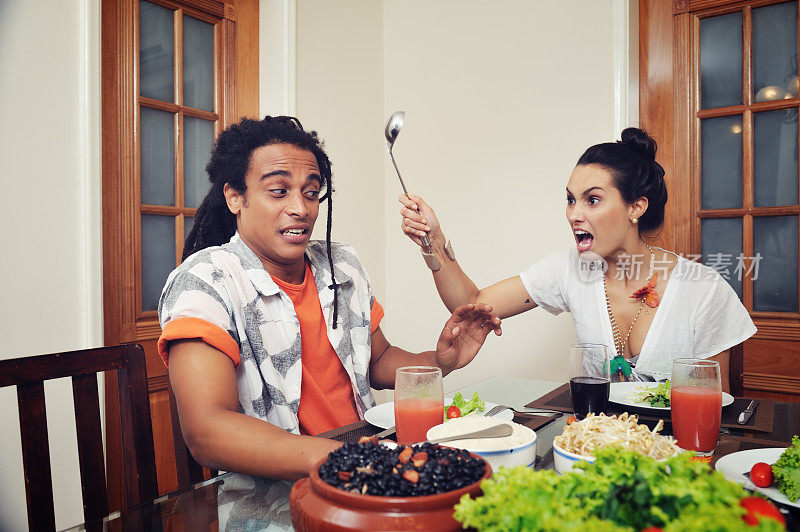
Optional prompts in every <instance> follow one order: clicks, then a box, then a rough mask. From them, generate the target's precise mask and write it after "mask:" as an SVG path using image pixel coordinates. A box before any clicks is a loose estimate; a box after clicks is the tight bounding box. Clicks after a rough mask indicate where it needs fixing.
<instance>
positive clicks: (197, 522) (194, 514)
mask: <svg viewBox="0 0 800 532" xmlns="http://www.w3.org/2000/svg"><path fill="white" fill-rule="evenodd" d="M562 385H563V383H561V382H553V381H544V380H536V379H524V378H513V377H492V378H488V379H486V380H483V381H480V382H477V383H475V384H471V385H469V386H465V387H463V388H460V389H458V390H454V391H460V392H461V393H462V394H465V395H466V394H470V395H471V394H473V393H475V392H478V394H479V395H480V397H481V399H483V400H485V401H489V402H493V403H497V404H502V405H505V406H508V407H511V408H512V409H515V410H518V411H525V410H529V409H526V408H525V406H524V405H526V404H528V403H530V402H532V401H534V400H536V399H538V398H540V397H542V396H543V395H545V394H547V393H549V392H551V391H553V390H555V389H556V388H558V387H559V386H562ZM776 404H777V403H776ZM780 406H781V409H782V410H781V419H782V420H787V423H781V424H780V427H779V426H778V424H776V430H775V432H774V433H773V434H771V435H770V436H772V437H770V438H769V439H770V440H773V441H772V442H762V443H764V444H766V443H772V444H773V445H772V446H775V445H774V443H777V441H783V439H784V438H783V434H781V435H779V434H778V432H785V431H791V433H792V434H794V433H797V432H800V428H798V423H799V422H798V420H797V418H798V417H799V414H798V413H799V412H800V406H799V405H797V404H796V403H781V405H780ZM776 414H777V411H776ZM551 417H552V421H549V422H547V423H546V424H544V425H540V426H539V427H538V428H537V429H536V434H537V447H536V450H537V460H536V465H535V466H534V467H535V468H536V469H549V468H552V467H553V452H552V446H553V439H554V438H555V437H556V436H557V435H558V434H560V433H561V431H562V430H563V428H564V426H565V425H566V420H567V418H568V417H569V416H567V415H564V414H556V415H553V416H551ZM776 417H777V416H776ZM531 419H533V418H530V417H529V416H528V417H526V416H525V415H524V414H518V415H517V416H516V417H515V420H517V421H518V422H521V423H526V422H529V420H531ZM539 419H540V421H541V418H539ZM787 425H788V426H787ZM342 429H343V431H340V434H339V436H344V439H340V438H338V437H337V438H335V439H339V440H340V441H350V440H354V441H357V439H358V436H359V435H365V434H366V432H369V434H375V433H377V432H378V431H379V430H380V428H377V427H373V426H371V425H369V424H367V423H365V422H359V423H355V424H353V425H351V426H348V427H343V428H342ZM778 429H780V430H778ZM665 432H667V431H665ZM736 432H737V431H733V434H723V437H722V438H721V440H720V446H719V449H720V450H722V447H724V446H727V447H725V451H724V454H727V453H728V452H735V451H736V450H741V449H744V448H746V447H742V446H741V443H740V442H741V441H747V442H758V441H759V440H755V439H753V440H751V439H747V440H745V439H744V438H740V437H738V436H737V435H736V434H735V433H736ZM778 436H780V438H779V437H778ZM726 438H727V439H726ZM723 440H724V441H723ZM723 444H724V445H723ZM751 445H753V444H751ZM785 445H786V444H785V443H784V444H783V445H782V446H785ZM291 486H292V484H291V483H289V482H283V481H274V480H270V479H260V478H253V477H246V476H244V475H238V474H235V473H224V474H222V475H219V476H217V477H214V478H212V479H210V480H207V481H204V482H201V483H198V484H195V485H194V486H189V487H187V488H184V489H181V490H178V491H175V492H173V493H170V494H168V495H164V496H162V497H159V498H158V499H155V500H153V501H148V502H146V503H143V504H140V505H138V506H134V507H131V508H128V509H126V510H124V511H122V512H115V513H112V514H111V515H109V516H107V517H105V518H103V519H102V520H98V521H96V522H91V523H83V524H81V525H78V526H76V527H73V528H70V529H68V530H70V531H77V530H158V531H163V530H192V531H194V530H218V529H219V528H222V527H220V526H219V525H220V524H222V523H227V525H228V526H229V527H230V526H232V527H233V528H236V529H257V530H273V531H282V530H292V526H291V513H290V505H289V492H290V490H291ZM234 494H235V495H234ZM243 500H244V501H245V502H247V504H243ZM251 503H255V504H251ZM240 525H241V526H240Z"/></svg>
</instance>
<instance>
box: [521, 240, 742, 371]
mask: <svg viewBox="0 0 800 532" xmlns="http://www.w3.org/2000/svg"><path fill="white" fill-rule="evenodd" d="M581 263H582V264H584V265H585V264H586V262H582V261H579V256H578V251H577V250H576V249H574V248H572V249H570V250H568V251H562V252H558V253H554V254H553V255H550V256H549V257H546V258H545V259H543V260H541V261H539V262H537V263H536V264H534V265H533V266H531V267H530V268H528V270H526V271H524V272H523V273H521V274H520V277H521V278H522V282H523V284H524V285H525V288H526V289H527V290H528V293H529V294H530V296H531V298H532V299H533V301H534V302H535V303H536V304H537V305H538V306H540V307H542V308H544V309H545V310H547V311H548V312H550V313H551V314H559V313H561V312H564V311H566V312H570V313H572V320H573V323H574V325H575V336H576V337H577V340H578V342H579V343H599V344H605V345H607V346H609V347H611V348H612V353H613V351H614V347H613V346H614V336H613V333H612V330H611V320H610V319H609V316H608V310H607V308H606V300H605V291H604V290H603V278H602V276H601V275H599V273H598V274H596V275H588V276H587V274H586V273H585V272H586V269H585V267H584V270H583V273H582V272H581V271H580V270H579V265H580V264H581ZM587 277H588V279H587ZM755 333H756V327H755V325H754V324H753V320H752V319H750V315H749V314H748V313H747V310H746V309H745V308H744V306H743V305H742V303H741V302H740V301H739V298H738V296H737V295H736V292H734V291H733V289H732V288H731V286H730V285H729V284H728V283H727V282H726V281H725V279H723V278H722V276H720V274H719V273H717V271H716V270H714V269H713V268H710V267H708V266H705V265H703V264H699V263H696V262H692V261H689V260H687V259H685V258H683V257H678V262H677V264H676V265H675V267H674V268H673V270H672V272H671V273H670V276H669V279H668V281H667V287H666V289H665V291H664V294H663V296H662V297H661V303H660V304H659V305H658V307H657V309H656V314H655V316H654V317H653V322H652V324H651V325H650V329H649V330H648V331H647V336H646V337H645V341H644V344H642V350H641V352H640V353H639V358H638V360H637V363H636V371H637V372H638V373H643V374H645V375H648V376H650V377H652V378H654V379H655V380H663V379H668V378H670V374H671V373H672V360H673V359H675V358H708V357H711V356H714V355H718V354H719V353H721V352H723V351H725V350H726V349H729V348H731V347H733V346H735V345H737V344H739V343H741V342H743V341H744V340H746V339H747V338H750V337H751V336H753V335H754V334H755Z"/></svg>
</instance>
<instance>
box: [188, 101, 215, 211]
mask: <svg viewBox="0 0 800 532" xmlns="http://www.w3.org/2000/svg"><path fill="white" fill-rule="evenodd" d="M213 144H214V122H211V121H209V120H203V119H202V118H194V117H192V116H184V117H183V203H184V206H186V207H199V206H200V203H201V202H202V201H203V198H205V197H206V194H207V193H208V190H209V188H211V182H210V181H209V179H208V174H206V164H208V158H209V156H210V155H211V146H212V145H213Z"/></svg>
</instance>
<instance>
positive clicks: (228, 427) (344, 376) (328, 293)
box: [159, 117, 500, 528]
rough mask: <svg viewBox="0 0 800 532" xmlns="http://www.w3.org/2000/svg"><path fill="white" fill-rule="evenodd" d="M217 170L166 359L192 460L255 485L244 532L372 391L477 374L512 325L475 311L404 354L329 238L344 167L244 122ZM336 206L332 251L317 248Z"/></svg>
mask: <svg viewBox="0 0 800 532" xmlns="http://www.w3.org/2000/svg"><path fill="white" fill-rule="evenodd" d="M207 171H208V173H209V176H210V179H211V190H210V191H209V193H208V195H207V196H206V198H205V200H204V201H203V203H202V205H201V206H200V208H199V209H198V211H197V214H196V217H195V223H194V226H193V228H192V231H191V233H190V234H189V237H188V238H187V242H186V252H185V254H184V259H185V260H184V262H183V264H181V266H179V267H178V268H177V269H176V270H175V271H173V272H172V273H171V274H170V276H169V278H168V280H167V283H166V286H165V287H164V291H163V293H162V296H161V301H160V304H159V316H160V320H161V325H162V328H163V333H162V336H161V338H160V339H159V351H160V353H161V354H162V356H163V357H164V361H165V363H168V366H169V378H170V382H171V384H172V388H173V390H174V393H175V396H176V399H177V403H178V413H179V415H180V419H181V426H182V429H183V433H184V438H185V440H186V442H187V444H188V446H189V449H190V450H191V452H192V455H193V456H194V457H195V459H197V460H198V461H199V462H200V463H202V464H204V465H206V466H208V467H211V468H216V469H222V470H226V471H235V472H238V473H243V474H245V475H252V477H241V478H240V479H239V481H238V484H237V482H233V481H232V482H230V483H229V482H226V488H234V487H235V488H236V489H237V490H239V491H238V493H237V494H236V495H235V496H233V495H231V496H230V498H229V499H226V495H225V494H221V496H220V504H224V503H225V501H226V500H230V501H231V502H233V503H234V504H233V506H234V511H233V512H232V513H231V514H230V518H231V519H234V520H236V519H239V520H240V522H239V523H238V525H235V526H249V525H246V523H247V522H248V521H247V520H248V519H249V516H248V513H249V514H252V513H253V512H255V513H258V512H259V511H260V510H258V508H259V507H260V508H262V510H263V506H264V504H265V503H264V500H265V497H266V498H267V499H268V498H269V497H267V494H268V493H273V494H274V493H275V489H276V487H275V486H276V484H275V483H274V481H272V482H269V483H266V482H265V481H266V478H264V477H268V478H270V479H283V480H296V479H298V478H300V477H302V476H305V475H307V474H308V472H309V470H310V468H311V467H312V465H313V464H315V463H316V462H317V461H319V460H320V459H322V458H323V457H324V456H326V455H327V453H329V452H330V451H331V450H333V449H335V448H336V447H338V446H339V445H340V444H339V443H338V442H334V441H331V440H327V439H323V438H316V437H314V435H315V434H319V433H320V432H324V431H325V430H329V429H331V428H335V427H337V426H341V425H344V424H347V423H352V422H354V421H357V420H358V419H361V418H363V414H364V412H365V411H366V410H367V409H368V408H370V407H371V406H374V404H375V401H374V399H373V397H372V394H371V392H370V386H372V387H374V388H390V387H392V386H393V383H394V374H395V370H396V369H397V368H398V367H402V366H408V365H433V366H439V367H440V368H442V372H443V374H447V373H449V372H450V371H453V370H455V369H458V368H461V367H463V366H465V365H466V364H468V363H469V362H470V361H471V360H472V359H473V358H474V357H475V355H476V354H477V352H478V350H479V349H480V347H481V345H482V344H483V342H484V340H485V338H486V336H487V335H488V333H489V331H490V330H494V331H495V332H496V334H500V320H499V319H498V318H496V317H495V316H493V315H491V307H488V306H485V305H465V306H463V307H459V308H458V309H456V310H455V312H454V313H453V315H452V316H451V317H450V319H449V320H448V321H447V323H446V324H445V327H444V329H443V331H442V333H441V335H440V337H439V339H438V341H437V344H436V349H435V350H434V351H428V352H425V353H418V354H415V353H409V352H407V351H404V350H402V349H400V348H398V347H396V346H393V345H391V344H390V343H389V342H388V341H387V339H386V338H385V336H384V335H383V332H382V331H381V329H380V321H381V319H382V317H383V309H382V308H381V306H380V304H379V303H378V302H377V301H376V300H375V298H374V297H373V295H372V290H371V287H370V284H369V279H368V277H367V274H366V272H365V271H364V268H363V266H362V265H361V263H360V262H359V260H358V257H357V256H356V254H355V251H354V250H353V248H352V247H350V246H347V245H343V244H338V243H332V242H331V241H330V226H331V213H332V207H331V191H332V186H331V165H330V161H329V159H328V157H327V155H326V154H325V152H324V150H323V149H322V144H321V142H320V141H319V140H318V138H317V135H316V133H314V132H307V131H305V130H303V128H302V126H301V125H300V122H299V121H297V119H295V118H290V117H276V118H273V117H266V118H264V120H261V121H255V120H249V119H244V120H242V121H241V122H239V123H237V124H234V125H233V126H231V127H229V128H228V129H227V130H225V131H224V132H223V133H222V134H221V135H220V136H219V138H218V139H217V142H216V145H215V147H214V151H213V153H212V156H211V161H210V162H209V164H208V167H207ZM325 199H328V232H327V237H326V241H325V242H319V241H309V238H310V235H311V231H312V230H313V228H314V223H315V222H316V219H317V215H318V213H319V204H320V202H321V201H323V200H325ZM228 491H231V490H228ZM279 491H280V490H279ZM284 492H285V488H284V489H283V491H282V492H281V493H282V494H283V495H285V493H284ZM229 495H230V494H229ZM228 517H229V516H227V515H226V516H225V517H224V518H225V519H226V520H227V519H228ZM284 517H285V516H284ZM222 519H223V516H221V520H222ZM279 520H280V519H279ZM232 522H233V521H231V523H232ZM229 524H230V523H229ZM221 528H222V526H221Z"/></svg>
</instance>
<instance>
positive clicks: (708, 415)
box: [671, 358, 722, 456]
mask: <svg viewBox="0 0 800 532" xmlns="http://www.w3.org/2000/svg"><path fill="white" fill-rule="evenodd" d="M671 404H672V433H673V434H674V435H675V439H676V440H678V446H679V447H680V448H681V449H685V450H687V451H697V454H698V455H700V456H711V454H712V453H713V452H714V449H716V448H717V441H718V440H719V425H720V419H721V418H722V383H721V381H720V373H719V363H717V362H715V361H713V360H703V359H697V358H676V359H675V360H673V361H672V399H671Z"/></svg>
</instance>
